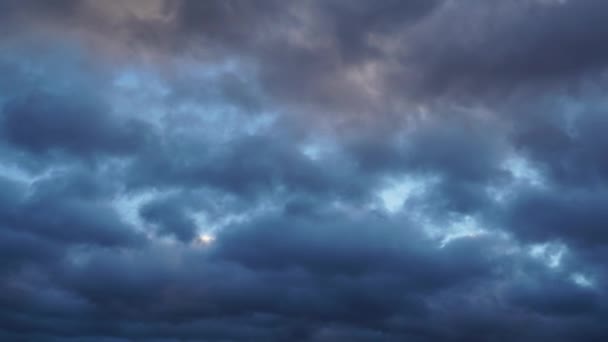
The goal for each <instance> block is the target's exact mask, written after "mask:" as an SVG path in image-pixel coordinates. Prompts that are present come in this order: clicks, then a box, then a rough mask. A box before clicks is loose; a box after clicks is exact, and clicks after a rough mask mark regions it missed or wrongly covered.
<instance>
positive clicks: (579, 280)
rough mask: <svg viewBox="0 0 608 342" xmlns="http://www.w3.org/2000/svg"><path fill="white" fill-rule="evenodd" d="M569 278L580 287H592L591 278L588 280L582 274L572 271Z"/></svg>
mask: <svg viewBox="0 0 608 342" xmlns="http://www.w3.org/2000/svg"><path fill="white" fill-rule="evenodd" d="M570 279H572V281H573V282H574V283H575V284H576V285H578V286H580V287H593V283H592V282H591V280H589V278H587V277H585V276H584V275H583V274H580V273H574V274H572V276H571V277H570Z"/></svg>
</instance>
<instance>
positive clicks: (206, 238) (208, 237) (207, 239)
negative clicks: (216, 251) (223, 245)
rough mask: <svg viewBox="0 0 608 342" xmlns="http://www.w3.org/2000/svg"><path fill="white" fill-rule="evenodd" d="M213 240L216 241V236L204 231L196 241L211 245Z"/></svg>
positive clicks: (199, 243) (200, 243)
mask: <svg viewBox="0 0 608 342" xmlns="http://www.w3.org/2000/svg"><path fill="white" fill-rule="evenodd" d="M213 241H215V236H213V235H211V234H209V233H203V234H200V235H199V236H198V237H197V238H196V243H197V244H198V245H205V246H206V245H210V244H211V243H213Z"/></svg>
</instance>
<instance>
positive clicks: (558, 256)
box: [530, 242, 566, 268]
mask: <svg viewBox="0 0 608 342" xmlns="http://www.w3.org/2000/svg"><path fill="white" fill-rule="evenodd" d="M565 252H566V246H564V245H562V244H558V243H550V242H549V243H542V244H536V245H533V246H532V247H531V249H530V255H531V256H532V257H534V258H537V259H540V260H542V261H543V262H544V263H545V264H546V265H547V266H548V267H550V268H557V267H559V266H560V265H561V262H562V257H563V256H564V253H565Z"/></svg>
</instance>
